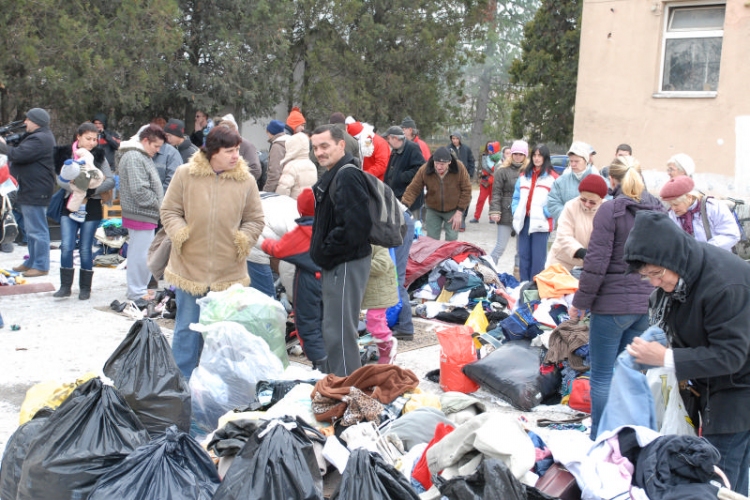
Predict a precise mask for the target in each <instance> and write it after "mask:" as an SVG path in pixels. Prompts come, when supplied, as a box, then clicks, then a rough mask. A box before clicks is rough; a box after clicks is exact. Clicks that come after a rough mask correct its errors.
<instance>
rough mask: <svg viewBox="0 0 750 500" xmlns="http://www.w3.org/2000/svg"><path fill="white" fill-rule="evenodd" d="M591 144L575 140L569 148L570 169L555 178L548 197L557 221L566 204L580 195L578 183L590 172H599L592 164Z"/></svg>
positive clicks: (548, 202) (549, 208)
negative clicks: (590, 162)
mask: <svg viewBox="0 0 750 500" xmlns="http://www.w3.org/2000/svg"><path fill="white" fill-rule="evenodd" d="M591 150H592V148H591V146H589V145H588V144H586V143H585V142H581V141H575V142H574V143H573V144H571V145H570V149H569V150H568V167H569V168H568V169H566V170H565V172H564V173H563V174H562V175H561V176H560V177H558V178H557V180H555V183H554V184H552V190H551V191H550V193H549V196H548V197H547V211H549V213H550V215H551V216H552V218H553V219H554V220H555V222H557V218H558V217H560V214H561V213H562V211H563V208H564V207H565V204H566V203H567V202H569V201H570V200H572V199H573V198H577V197H578V196H579V194H580V193H579V192H578V185H579V184H580V183H581V181H582V180H583V179H585V178H586V176H587V175H589V174H592V173H594V174H598V173H599V171H598V170H597V169H596V167H595V166H593V165H590V164H589V161H590V155H591Z"/></svg>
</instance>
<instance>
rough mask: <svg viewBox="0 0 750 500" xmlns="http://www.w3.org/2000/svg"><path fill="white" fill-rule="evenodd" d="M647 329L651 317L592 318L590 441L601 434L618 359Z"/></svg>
mask: <svg viewBox="0 0 750 500" xmlns="http://www.w3.org/2000/svg"><path fill="white" fill-rule="evenodd" d="M648 326H649V325H648V314H594V313H592V314H591V325H590V326H589V330H590V333H589V352H590V354H591V379H590V383H591V439H595V438H596V436H597V434H598V428H599V420H600V419H601V417H602V412H603V411H604V406H605V405H606V404H607V398H608V397H609V386H610V384H611V382H612V373H613V371H614V366H615V361H616V360H617V356H618V355H619V354H620V353H621V352H622V351H623V350H625V347H626V346H627V345H628V344H630V343H631V342H632V341H633V339H634V338H636V337H638V336H640V335H641V334H642V333H643V332H644V331H645V330H646V329H647V328H648Z"/></svg>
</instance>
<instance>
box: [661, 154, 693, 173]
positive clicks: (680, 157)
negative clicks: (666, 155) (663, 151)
mask: <svg viewBox="0 0 750 500" xmlns="http://www.w3.org/2000/svg"><path fill="white" fill-rule="evenodd" d="M694 173H695V162H694V161H693V159H692V158H690V157H689V156H688V155H686V154H685V153H679V154H676V155H674V156H673V157H671V158H670V159H669V160H667V174H669V177H670V178H672V179H674V178H675V177H680V176H687V177H692V176H693V174H694Z"/></svg>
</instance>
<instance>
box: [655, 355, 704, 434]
mask: <svg viewBox="0 0 750 500" xmlns="http://www.w3.org/2000/svg"><path fill="white" fill-rule="evenodd" d="M646 380H647V381H648V385H649V387H650V388H651V394H652V395H653V396H654V405H655V406H656V426H657V428H658V429H659V433H660V434H662V435H667V434H678V435H681V436H695V428H694V427H693V425H692V424H691V422H690V418H689V417H688V414H687V411H686V410H685V405H684V404H683V402H682V397H681V396H680V387H679V383H678V382H677V376H676V375H675V373H674V371H672V370H669V369H667V368H663V367H659V368H651V369H650V370H648V371H647V372H646Z"/></svg>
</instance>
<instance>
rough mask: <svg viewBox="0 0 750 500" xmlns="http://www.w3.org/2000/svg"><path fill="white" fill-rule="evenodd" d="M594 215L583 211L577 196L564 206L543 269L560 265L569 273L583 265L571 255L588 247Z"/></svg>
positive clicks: (594, 213) (581, 261) (580, 260)
mask: <svg viewBox="0 0 750 500" xmlns="http://www.w3.org/2000/svg"><path fill="white" fill-rule="evenodd" d="M605 203H606V202H605ZM595 215H596V212H584V211H583V205H581V202H580V201H579V199H578V197H577V196H576V197H575V198H573V199H572V200H570V201H568V202H567V203H566V204H565V207H564V208H563V211H562V213H561V214H560V218H559V219H558V220H557V237H556V238H555V242H554V243H552V248H550V249H549V252H548V253H547V263H546V264H545V266H544V267H549V266H551V265H553V264H562V265H563V267H565V268H566V269H567V270H568V271H570V270H571V269H573V267H575V266H582V265H583V259H576V258H574V257H573V254H575V253H576V252H577V251H578V250H579V249H581V248H588V247H589V240H590V239H591V231H593V230H594V216H595Z"/></svg>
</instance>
